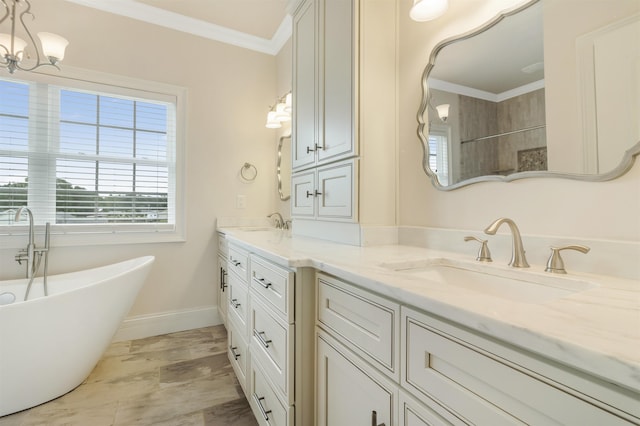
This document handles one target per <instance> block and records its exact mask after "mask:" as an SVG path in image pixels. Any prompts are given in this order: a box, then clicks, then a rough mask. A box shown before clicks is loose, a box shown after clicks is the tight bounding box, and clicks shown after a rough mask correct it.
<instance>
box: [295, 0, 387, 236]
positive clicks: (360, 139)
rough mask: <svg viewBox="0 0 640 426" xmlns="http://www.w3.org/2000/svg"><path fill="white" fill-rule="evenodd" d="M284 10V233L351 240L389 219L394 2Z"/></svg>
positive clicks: (326, 2)
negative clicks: (289, 55)
mask: <svg viewBox="0 0 640 426" xmlns="http://www.w3.org/2000/svg"><path fill="white" fill-rule="evenodd" d="M293 10H294V13H293V123H292V167H293V175H292V186H291V189H292V201H291V216H292V217H293V218H294V228H293V232H294V234H296V235H306V236H313V237H321V238H324V239H330V240H334V241H337V242H341V243H347V244H355V245H360V243H361V241H360V238H361V237H360V235H361V232H360V227H361V225H362V224H369V225H395V220H396V217H395V214H396V182H397V179H396V175H397V172H396V150H397V146H396V139H397V137H396V133H397V126H396V123H397V108H396V106H397V105H396V86H397V79H396V75H397V73H396V70H397V3H396V1H394V0H301V1H299V2H297V3H296V4H295V5H294V6H293Z"/></svg>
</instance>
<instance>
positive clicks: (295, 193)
mask: <svg viewBox="0 0 640 426" xmlns="http://www.w3.org/2000/svg"><path fill="white" fill-rule="evenodd" d="M315 190H316V179H315V171H314V170H310V171H307V172H303V173H298V174H295V175H293V176H292V178H291V195H292V199H291V216H294V217H307V218H312V217H314V215H315V208H314V207H315V199H316V197H315V195H314V194H315Z"/></svg>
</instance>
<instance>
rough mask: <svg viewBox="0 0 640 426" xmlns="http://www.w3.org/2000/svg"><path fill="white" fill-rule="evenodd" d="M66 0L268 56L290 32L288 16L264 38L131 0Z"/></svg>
mask: <svg viewBox="0 0 640 426" xmlns="http://www.w3.org/2000/svg"><path fill="white" fill-rule="evenodd" d="M66 1H68V2H70V3H75V4H79V5H82V6H86V7H91V8H94V9H98V10H102V11H104V12H109V13H113V14H116V15H120V16H126V17H128V18H132V19H136V20H138V21H143V22H147V23H149V24H155V25H159V26H162V27H165V28H170V29H172V30H176V31H181V32H184V33H188V34H192V35H195V36H199V37H204V38H207V39H209V40H214V41H219V42H221V43H226V44H231V45H234V46H238V47H242V48H245V49H250V50H254V51H257V52H262V53H266V54H269V55H277V54H278V52H279V51H280V49H281V48H282V46H283V45H284V44H285V43H286V41H287V40H288V39H289V37H291V32H292V22H291V21H292V19H291V16H289V15H287V16H285V18H284V19H283V20H282V23H281V24H280V26H279V27H278V29H277V30H276V32H275V34H274V36H273V37H272V38H271V39H266V38H263V37H257V36H254V35H251V34H247V33H243V32H241V31H236V30H232V29H230V28H227V27H223V26H220V25H216V24H212V23H210V22H206V21H202V20H200V19H195V18H191V17H189V16H185V15H181V14H179V13H175V12H170V11H168V10H164V9H160V8H157V7H154V6H150V5H148V4H144V3H139V2H137V1H134V0H109V1H104V0H66Z"/></svg>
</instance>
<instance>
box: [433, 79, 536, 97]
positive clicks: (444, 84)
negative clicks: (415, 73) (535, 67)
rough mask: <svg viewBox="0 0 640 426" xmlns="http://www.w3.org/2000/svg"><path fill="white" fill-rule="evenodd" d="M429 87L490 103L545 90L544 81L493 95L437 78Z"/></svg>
mask: <svg viewBox="0 0 640 426" xmlns="http://www.w3.org/2000/svg"><path fill="white" fill-rule="evenodd" d="M427 85H428V86H429V88H431V89H436V90H442V91H444V92H450V93H456V94H458V95H464V96H470V97H472V98H478V99H484V100H485V101H490V102H502V101H505V100H507V99H511V98H515V97H516V96H520V95H524V94H525V93H529V92H533V91H536V90H538V89H542V88H544V79H542V80H538V81H534V82H533V83H528V84H525V85H523V86H520V87H516V88H514V89H511V90H507V91H504V92H502V93H491V92H487V91H484V90H479V89H474V88H473V87H467V86H463V85H461V84H456V83H450V82H448V81H444V80H438V79H436V78H429V79H427Z"/></svg>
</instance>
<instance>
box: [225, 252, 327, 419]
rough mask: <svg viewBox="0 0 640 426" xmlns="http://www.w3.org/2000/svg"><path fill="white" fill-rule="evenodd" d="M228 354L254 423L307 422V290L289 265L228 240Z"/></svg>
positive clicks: (310, 367)
mask: <svg viewBox="0 0 640 426" xmlns="http://www.w3.org/2000/svg"><path fill="white" fill-rule="evenodd" d="M228 262H229V270H230V274H229V281H228V282H229V288H228V294H229V296H228V298H229V315H228V317H229V321H228V324H229V327H228V339H229V351H228V353H229V359H230V361H231V364H232V365H233V367H234V371H235V373H236V375H237V377H238V380H239V381H240V382H241V384H242V386H243V389H244V391H245V395H246V396H247V400H248V401H249V405H250V406H251V408H252V410H253V413H254V415H255V417H256V419H257V421H258V423H259V424H260V425H271V426H275V425H278V426H296V425H299V426H306V425H310V424H312V422H313V396H312V394H313V393H312V390H313V389H312V377H313V351H312V348H313V340H314V338H313V305H312V304H311V305H310V306H306V305H309V303H311V302H310V301H311V300H312V299H311V297H312V295H313V290H312V289H311V287H313V286H312V285H309V286H308V287H309V288H310V290H309V294H308V295H306V294H305V290H304V289H303V288H301V286H297V276H298V275H300V276H301V277H304V276H306V275H310V276H313V275H312V274H311V273H310V272H309V270H305V269H303V270H294V269H291V268H287V267H285V266H282V265H278V264H276V263H274V262H272V261H270V260H268V259H265V258H264V257H262V256H260V255H258V254H256V253H252V252H251V251H250V250H246V249H244V248H242V247H239V246H236V245H235V244H233V243H231V244H230V247H229V260H228ZM307 279H309V278H307Z"/></svg>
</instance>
